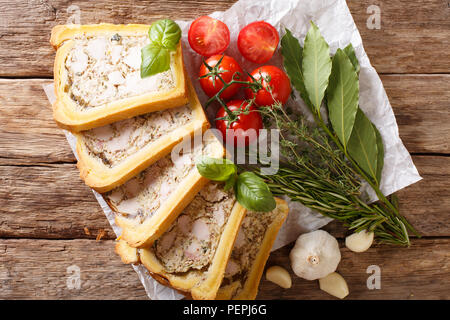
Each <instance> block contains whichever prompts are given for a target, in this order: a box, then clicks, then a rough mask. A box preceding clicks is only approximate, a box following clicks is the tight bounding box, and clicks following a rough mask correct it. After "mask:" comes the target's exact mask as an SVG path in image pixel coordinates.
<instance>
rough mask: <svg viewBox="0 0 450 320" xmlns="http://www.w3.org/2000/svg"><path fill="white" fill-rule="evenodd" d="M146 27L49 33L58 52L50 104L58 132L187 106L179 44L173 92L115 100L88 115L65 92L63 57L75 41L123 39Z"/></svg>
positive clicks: (64, 27) (104, 26) (82, 27)
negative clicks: (104, 37)
mask: <svg viewBox="0 0 450 320" xmlns="http://www.w3.org/2000/svg"><path fill="white" fill-rule="evenodd" d="M149 27H150V26H148V25H138V24H128V25H114V24H106V23H102V24H97V25H59V26H55V27H54V28H53V29H52V35H51V39H50V43H51V44H52V46H53V47H54V48H55V49H57V52H56V57H55V64H54V84H55V95H56V101H55V103H54V104H53V117H54V119H55V121H56V123H57V124H58V125H59V126H60V127H61V128H63V129H66V130H69V131H71V132H79V131H83V130H88V129H92V128H96V127H100V126H103V125H106V124H109V123H112V122H116V121H119V120H123V119H126V118H131V117H134V116H137V115H141V114H145V113H149V112H153V111H158V110H164V109H167V108H173V107H177V106H181V105H183V104H186V103H187V101H188V94H187V83H186V77H187V76H186V74H185V70H184V63H183V54H182V49H181V41H180V43H179V44H178V47H177V49H176V53H175V55H174V58H173V59H172V62H171V70H172V72H173V74H174V77H175V79H174V82H175V87H174V88H173V89H170V90H167V91H164V92H150V93H145V94H141V95H137V96H133V97H128V98H122V99H118V100H115V101H112V102H108V103H105V104H102V105H100V106H97V107H95V108H94V109H92V110H88V111H80V110H77V108H76V103H75V102H74V101H73V100H72V99H71V97H70V95H69V94H68V93H67V92H66V91H65V88H66V87H67V86H68V75H67V70H65V66H64V65H65V60H66V57H67V55H68V53H69V52H70V50H71V48H72V47H73V45H74V40H73V38H74V37H77V36H82V35H86V36H93V35H101V34H115V33H118V32H120V34H121V35H125V36H126V35H143V34H147V32H148V29H149Z"/></svg>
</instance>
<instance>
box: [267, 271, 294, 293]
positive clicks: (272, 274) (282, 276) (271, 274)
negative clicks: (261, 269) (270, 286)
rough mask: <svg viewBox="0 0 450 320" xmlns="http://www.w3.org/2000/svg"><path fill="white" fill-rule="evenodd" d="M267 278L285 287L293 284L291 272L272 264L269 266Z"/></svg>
mask: <svg viewBox="0 0 450 320" xmlns="http://www.w3.org/2000/svg"><path fill="white" fill-rule="evenodd" d="M266 279H267V280H269V281H271V282H273V283H275V284H277V285H279V286H280V287H282V288H284V289H289V288H290V287H291V286H292V280H291V276H290V275H289V272H287V270H286V269H284V268H282V267H280V266H272V267H270V268H268V269H267V271H266Z"/></svg>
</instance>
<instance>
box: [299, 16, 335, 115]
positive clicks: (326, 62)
mask: <svg viewBox="0 0 450 320" xmlns="http://www.w3.org/2000/svg"><path fill="white" fill-rule="evenodd" d="M302 70H303V78H304V81H305V89H306V92H308V96H309V100H310V101H311V103H312V105H313V106H314V108H315V110H316V113H317V114H319V113H320V105H321V104H322V100H323V97H324V95H325V90H326V88H327V86H328V78H329V77H330V73H331V58H330V48H329V46H328V43H327V42H326V41H325V39H324V38H323V37H322V35H321V34H320V31H319V28H318V27H317V26H316V25H315V24H314V23H313V22H312V21H311V28H310V29H309V31H308V33H307V34H306V38H305V44H304V46H303V60H302Z"/></svg>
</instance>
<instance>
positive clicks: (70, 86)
mask: <svg viewBox="0 0 450 320" xmlns="http://www.w3.org/2000/svg"><path fill="white" fill-rule="evenodd" d="M149 28H150V26H148V25H138V24H129V25H114V24H104V23H103V24H97V25H59V26H56V27H54V28H53V29H52V35H51V40H50V42H51V44H52V46H53V47H54V48H55V49H57V52H56V57H55V64H54V82H55V94H56V101H55V103H54V104H53V116H54V119H55V121H56V122H57V123H58V125H59V126H60V127H62V128H64V129H67V130H70V131H72V132H79V131H82V130H88V129H92V128H96V127H100V126H103V125H106V124H109V123H113V122H116V121H119V120H123V119H127V118H131V117H134V116H137V115H141V114H145V113H149V112H153V111H157V110H163V109H167V108H173V107H178V106H181V105H184V104H186V103H187V101H188V96H187V88H186V86H187V85H186V80H185V79H186V76H185V71H184V65H183V56H182V52H181V43H180V42H179V43H178V45H177V49H176V50H175V51H172V52H171V54H170V69H169V70H167V71H164V72H160V73H157V74H154V75H151V76H149V77H146V78H141V76H140V65H141V49H142V48H143V47H144V46H145V45H147V44H148V43H149V42H150V39H149V36H148V31H149Z"/></svg>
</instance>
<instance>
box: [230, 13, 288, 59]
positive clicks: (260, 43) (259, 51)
mask: <svg viewBox="0 0 450 320" xmlns="http://www.w3.org/2000/svg"><path fill="white" fill-rule="evenodd" d="M279 40H280V37H279V35H278V32H277V29H275V28H274V27H273V26H272V25H271V24H269V23H267V22H264V21H256V22H252V23H250V24H249V25H247V26H245V27H244V28H243V29H242V30H241V32H239V36H238V41H237V45H238V49H239V51H240V52H241V54H242V55H243V56H244V58H246V59H247V60H250V61H252V62H255V63H265V62H267V61H269V60H270V58H272V56H273V54H274V52H275V50H276V49H277V46H278V41H279Z"/></svg>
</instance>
